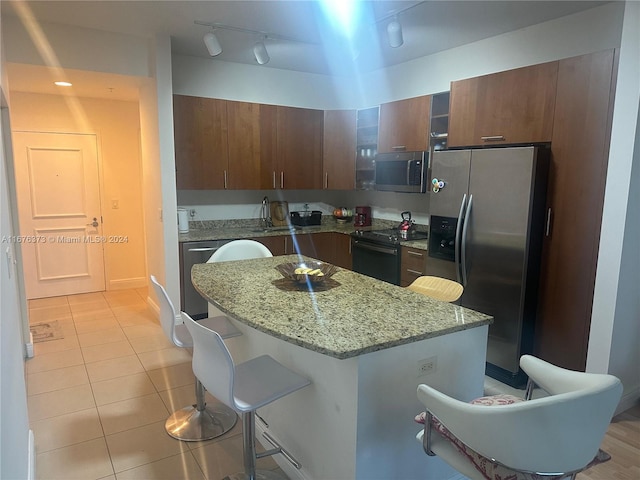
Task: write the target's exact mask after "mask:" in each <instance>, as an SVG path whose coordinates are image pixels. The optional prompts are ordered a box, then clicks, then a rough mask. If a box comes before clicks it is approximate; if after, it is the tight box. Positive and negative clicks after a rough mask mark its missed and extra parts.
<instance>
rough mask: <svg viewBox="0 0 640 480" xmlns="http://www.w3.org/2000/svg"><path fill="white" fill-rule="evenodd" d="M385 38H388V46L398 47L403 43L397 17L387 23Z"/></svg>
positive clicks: (400, 26)
mask: <svg viewBox="0 0 640 480" xmlns="http://www.w3.org/2000/svg"><path fill="white" fill-rule="evenodd" d="M387 39H388V40H389V46H390V47H392V48H398V47H400V46H401V45H402V44H403V43H404V39H403V38H402V25H400V22H398V19H397V18H394V19H393V20H392V21H390V22H389V23H388V24H387Z"/></svg>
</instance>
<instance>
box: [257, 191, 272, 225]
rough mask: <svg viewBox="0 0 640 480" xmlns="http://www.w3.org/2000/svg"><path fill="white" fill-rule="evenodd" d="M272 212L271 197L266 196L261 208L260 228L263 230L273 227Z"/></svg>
mask: <svg viewBox="0 0 640 480" xmlns="http://www.w3.org/2000/svg"><path fill="white" fill-rule="evenodd" d="M270 210H271V209H270V204H269V197H266V196H265V197H264V198H263V199H262V205H261V207H260V226H261V227H263V228H268V227H270V226H271V225H272V223H271V216H270V213H271V212H270Z"/></svg>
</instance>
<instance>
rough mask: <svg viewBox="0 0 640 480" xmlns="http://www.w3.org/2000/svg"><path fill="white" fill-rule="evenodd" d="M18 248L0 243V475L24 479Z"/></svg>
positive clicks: (6, 183)
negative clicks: (15, 259)
mask: <svg viewBox="0 0 640 480" xmlns="http://www.w3.org/2000/svg"><path fill="white" fill-rule="evenodd" d="M3 35H4V30H2V29H0V38H2V36H3ZM0 45H2V46H3V45H4V42H0ZM0 50H1V52H0V73H1V79H0V115H1V117H2V118H1V119H0V236H1V237H2V238H6V237H5V236H7V237H11V236H13V235H14V234H16V233H17V232H16V231H15V229H14V213H15V208H14V201H15V198H12V191H13V190H14V189H12V188H10V183H11V182H12V180H11V178H12V173H11V164H12V161H11V158H10V156H11V141H10V138H11V137H10V126H9V115H8V112H7V110H6V109H7V107H8V103H7V99H6V98H5V94H6V92H8V81H7V78H6V74H5V68H4V65H5V59H4V49H3V48H2V47H1V46H0ZM7 170H9V172H8V171H7ZM18 248H19V246H18V245H17V244H15V243H12V242H10V241H9V242H5V241H3V242H2V243H0V256H1V257H2V258H0V358H1V359H2V361H0V478H6V479H14V478H15V479H29V478H33V473H34V472H33V470H32V469H33V462H32V460H33V458H32V457H31V456H30V455H31V454H32V453H33V450H32V449H31V446H32V444H31V443H30V441H29V438H30V432H29V418H28V415H27V392H26V386H25V377H24V351H23V345H24V343H25V339H24V338H23V330H22V325H23V323H22V318H23V316H24V313H25V312H24V311H23V307H24V302H23V301H22V300H21V298H20V285H19V280H18V269H17V266H16V264H15V263H14V261H13V259H14V258H16V255H17V254H18V252H17V249H18Z"/></svg>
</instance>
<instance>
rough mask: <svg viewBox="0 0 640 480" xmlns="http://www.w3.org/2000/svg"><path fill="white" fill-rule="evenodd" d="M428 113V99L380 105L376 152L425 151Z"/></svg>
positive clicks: (427, 134) (427, 135)
mask: <svg viewBox="0 0 640 480" xmlns="http://www.w3.org/2000/svg"><path fill="white" fill-rule="evenodd" d="M430 109H431V96H430V95H423V96H421V97H414V98H408V99H406V100H399V101H396V102H390V103H383V104H382V105H380V122H379V127H378V152H379V153H389V152H404V151H406V152H415V151H422V150H427V149H428V148H429V111H430Z"/></svg>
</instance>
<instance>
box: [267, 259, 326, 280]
mask: <svg viewBox="0 0 640 480" xmlns="http://www.w3.org/2000/svg"><path fill="white" fill-rule="evenodd" d="M276 270H278V271H279V272H280V273H281V274H282V276H283V277H285V278H289V279H291V280H293V281H294V282H297V283H321V282H323V281H324V280H325V278H329V277H331V275H333V274H334V273H336V271H337V268H336V267H335V266H334V265H331V264H330V263H323V262H316V261H310V262H292V263H281V264H280V265H276Z"/></svg>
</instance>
